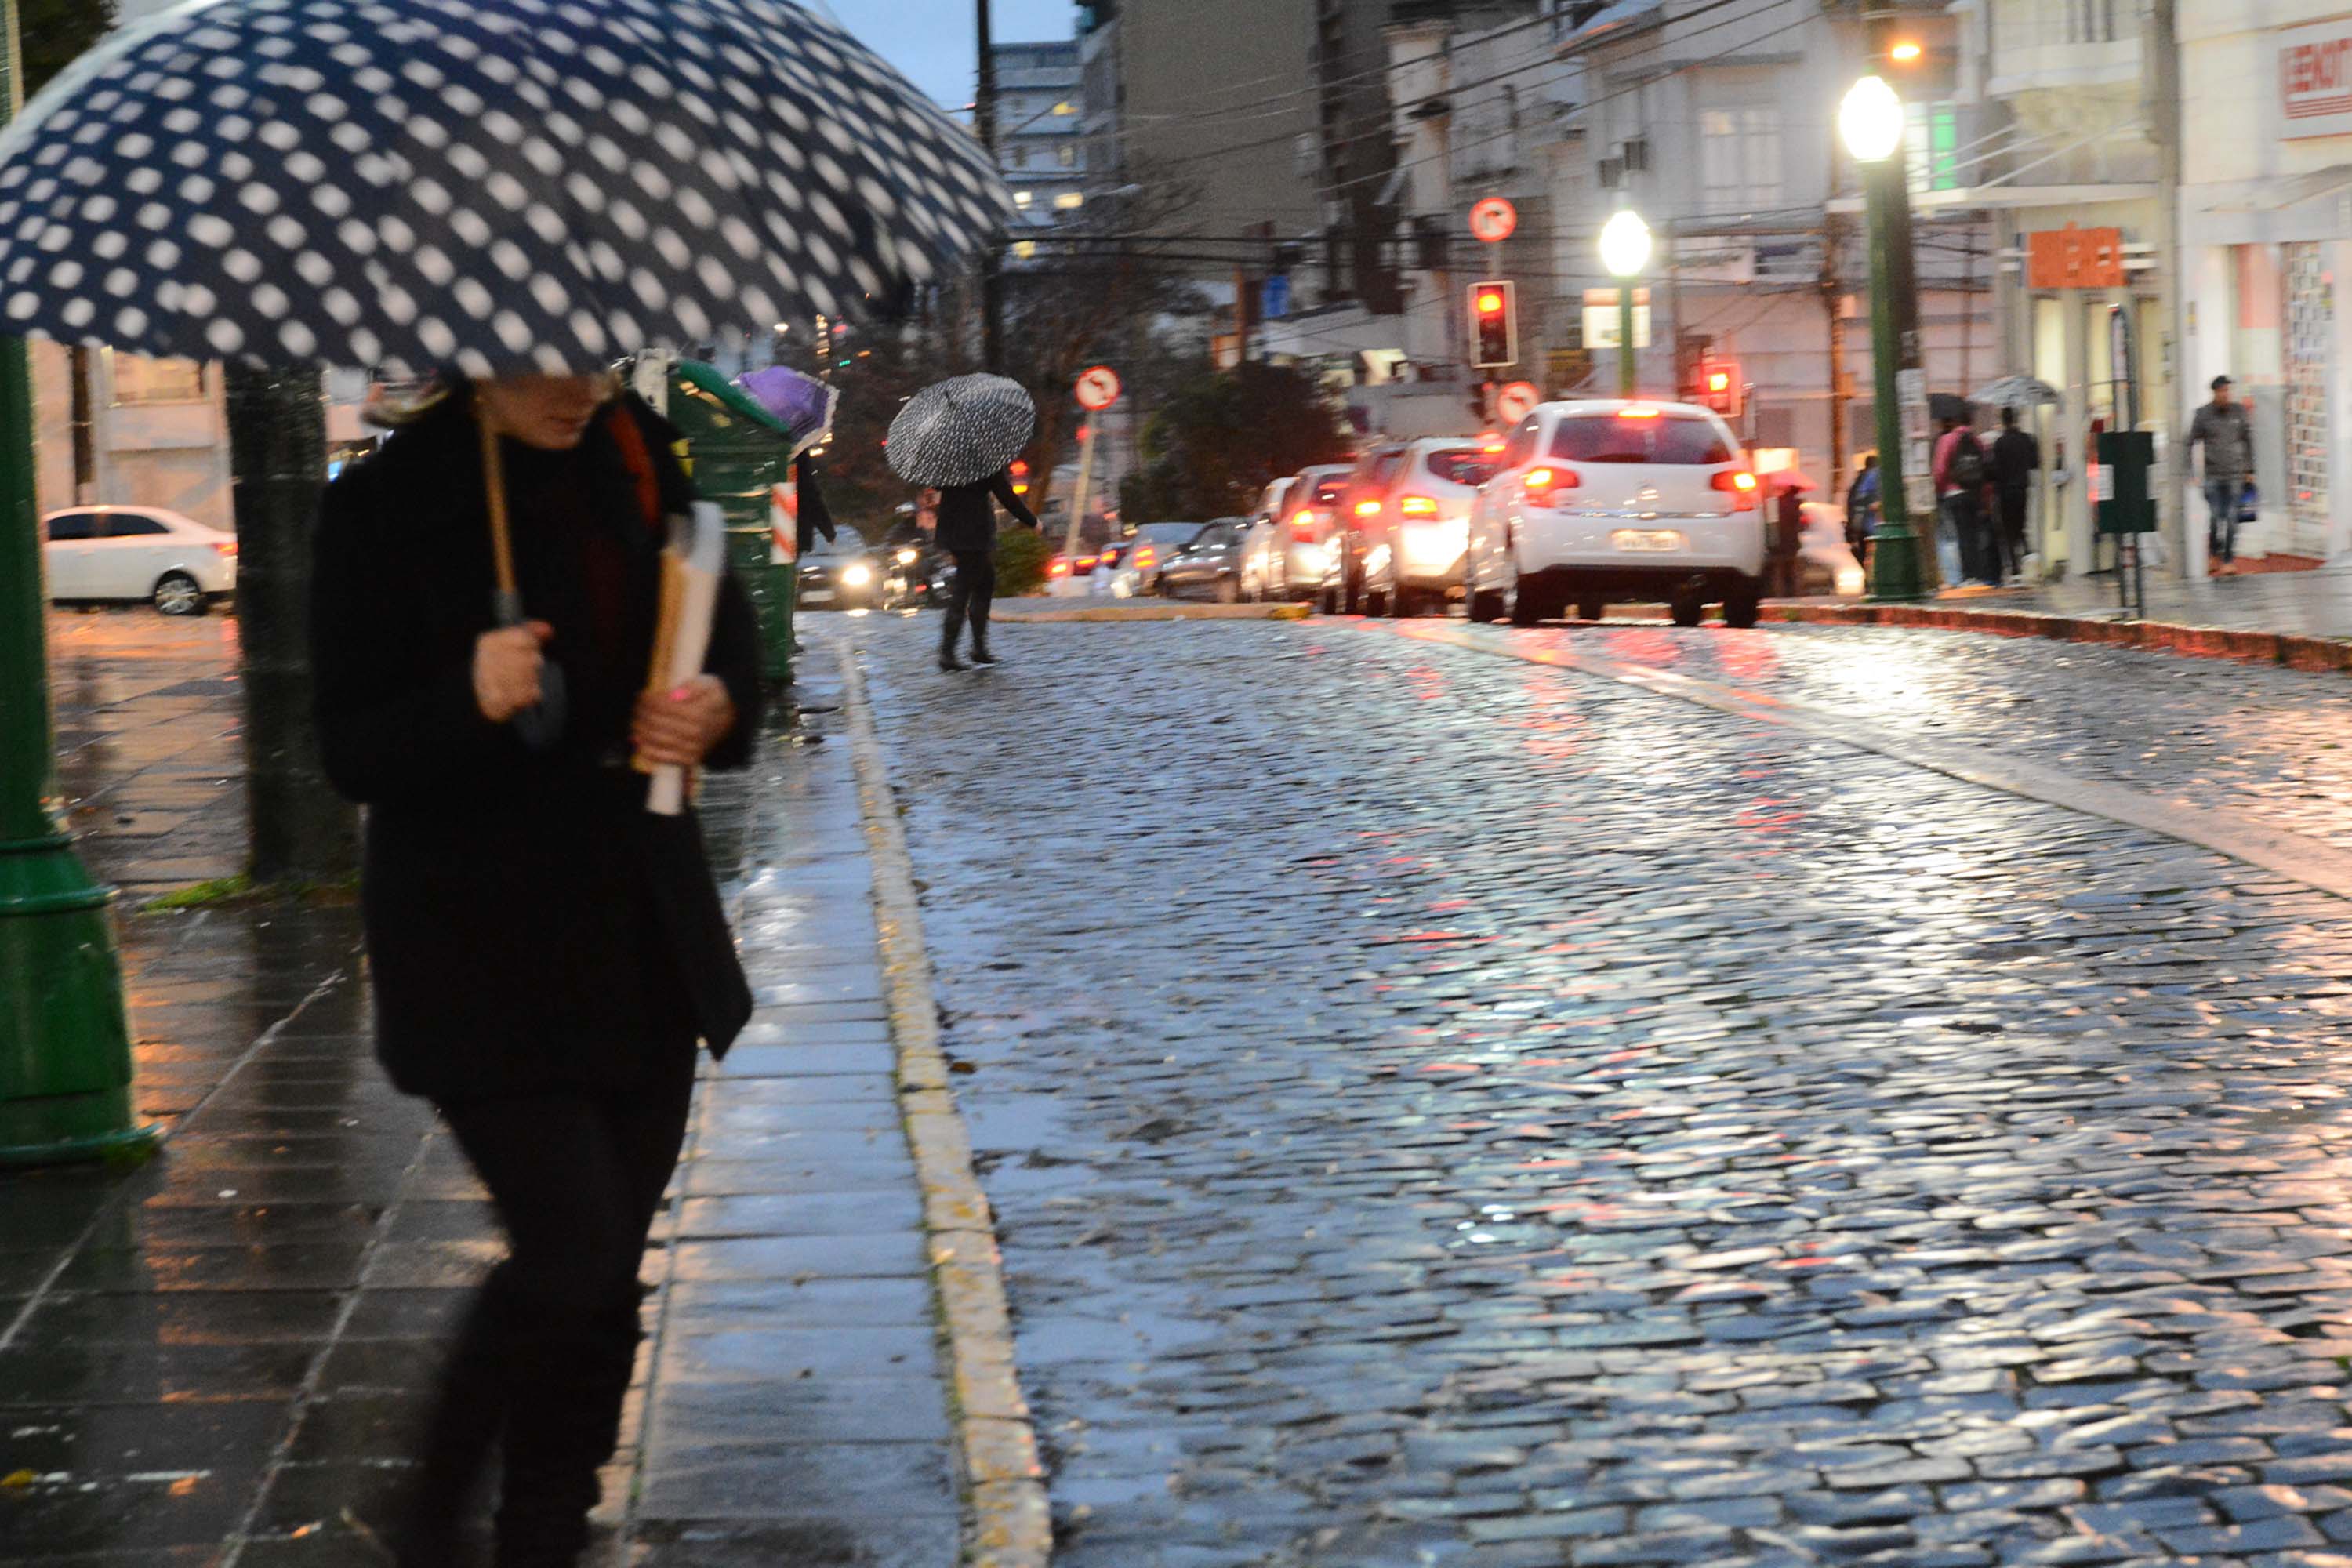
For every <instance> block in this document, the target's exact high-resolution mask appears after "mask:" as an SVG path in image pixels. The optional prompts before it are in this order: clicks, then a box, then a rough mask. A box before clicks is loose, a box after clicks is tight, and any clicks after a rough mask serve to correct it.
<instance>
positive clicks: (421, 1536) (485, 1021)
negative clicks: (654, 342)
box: [311, 376, 760, 1568]
mask: <svg viewBox="0 0 2352 1568" xmlns="http://www.w3.org/2000/svg"><path fill="white" fill-rule="evenodd" d="M674 437H675V433H674V432H673V431H672V430H671V429H670V428H669V427H668V426H667V425H665V424H664V423H662V422H661V421H660V419H659V418H658V417H657V416H655V415H654V413H653V412H652V410H651V409H650V408H648V407H646V405H644V404H642V403H640V402H639V401H637V400H636V399H635V397H634V396H629V397H625V398H624V397H620V396H618V395H617V389H616V386H615V384H614V382H613V380H612V378H610V377H605V376H527V377H520V378H512V379H507V380H499V381H488V382H482V383H478V384H477V383H469V382H465V381H462V380H454V379H453V380H450V381H447V382H445V383H444V384H442V385H441V386H440V387H439V388H438V389H436V395H435V396H434V398H433V399H432V400H431V402H430V404H429V405H427V406H425V407H423V408H421V409H419V410H417V411H416V412H415V414H414V415H413V416H410V417H409V418H407V419H405V420H404V421H403V422H402V426H401V427H400V428H398V429H396V430H395V432H394V435H393V436H392V437H391V439H390V440H388V441H387V442H386V443H385V445H384V447H383V449H382V451H381V452H379V453H377V454H375V455H373V456H372V457H370V458H365V459H363V460H362V461H361V462H359V463H356V464H354V465H352V467H351V468H347V469H346V470H345V471H344V472H343V474H342V475H341V477H340V478H339V479H337V480H336V481H335V483H334V484H333V485H332V486H331V487H330V488H329V489H328V492H327V499H326V504H325V508H324V510H323V513H322V515H321V518H320V525H319V531H318V539H317V567H316V574H315V577H314V583H313V607H312V614H311V639H312V661H313V667H314V668H315V670H316V675H317V712H316V721H317V726H318V734H319V743H320V752H321V754H322V756H323V758H324V761H325V763H326V767H327V773H328V776H329V777H330V778H331V780H332V781H333V783H334V784H335V786H336V787H337V788H338V789H339V790H340V791H341V792H342V793H343V794H344V795H348V796H350V797H351V798H352V799H353V800H355V801H359V802H362V803H363V804H364V805H367V807H368V808H369V814H368V834H367V856H366V866H365V871H364V876H363V891H362V910H363V915H364V921H365V927H366V935H367V946H368V956H369V960H370V963H371V965H372V968H373V977H374V984H375V999H376V1013H377V1038H376V1049H377V1054H378V1056H379V1058H381V1059H382V1061H383V1065H384V1068H385V1070H386V1071H387V1073H388V1074H389V1075H390V1076H391V1078H392V1079H393V1082H394V1084H395V1085H397V1086H398V1087H399V1088H401V1089H404V1090H406V1091H407V1092H409V1093H412V1094H417V1095H422V1096H424V1097H425V1098H427V1099H429V1100H432V1101H433V1103H434V1105H435V1106H436V1108H438V1110H440V1112H441V1115H442V1117H443V1119H444V1120H445V1121H446V1122H447V1124H448V1127H449V1130H450V1132H451V1134H452V1135H453V1136H454V1137H455V1138H456V1140H457V1143H458V1146H459V1147H460V1148H462V1149H463V1150H464V1151H465V1153H466V1156H467V1160H468V1161H469V1162H470V1163H472V1165H473V1167H474V1169H475V1171H476V1172H477V1173H478V1174H479V1175H480V1177H481V1180H482V1182H483V1184H484V1185H486V1186H487V1187H488V1189H489V1192H490V1196H491V1199H492V1201H493V1202H495V1203H496V1205H498V1210H499V1217H500V1219H501V1220H502V1221H503V1222H504V1225H505V1226H506V1230H507V1233H508V1235H509V1238H510V1240H511V1244H512V1253H511V1255H510V1256H509V1258H507V1259H506V1260H505V1261H504V1262H502V1263H500V1264H499V1266H498V1267H497V1268H495V1269H494V1270H493V1271H492V1272H491V1275H490V1279H489V1280H488V1284H487V1285H486V1286H485V1287H484V1288H483V1289H482V1292H481V1294H480V1296H479V1298H478V1301H477V1303H476V1306H475V1308H474V1310H473V1312H472V1315H471V1317H470V1319H469V1320H468V1321H467V1323H466V1325H465V1327H464V1329H463V1331H462V1332H461V1334H460V1336H459V1342H458V1345H457V1351H456V1353H455V1355H454V1356H453V1358H452V1360H451V1362H450V1363H449V1366H448V1369H447V1371H446V1374H445V1380H444V1384H443V1389H442V1394H441V1399H440V1404H439V1409H438V1412H437V1414H436V1417H435V1420H434V1424H433V1427H432V1430H431V1432H430V1434H429V1443H428V1446H427V1449H426V1452H425V1456H424V1462H423V1465H422V1467H421V1468H420V1469H419V1471H418V1473H417V1475H416V1477H415V1481H414V1483H413V1485H412V1486H411V1487H410V1488H409V1489H408V1494H407V1496H406V1497H405V1499H404V1500H403V1501H402V1502H401V1504H400V1505H399V1508H398V1510H397V1516H396V1518H395V1519H394V1521H393V1523H392V1527H391V1531H390V1535H391V1541H392V1544H393V1545H394V1550H395V1552H397V1553H398V1561H399V1562H401V1563H403V1564H411V1563H414V1564H420V1565H421V1564H425V1563H434V1564H440V1563H448V1562H451V1561H454V1560H455V1555H456V1541H455V1540H454V1538H453V1536H452V1534H451V1532H452V1531H453V1530H454V1529H455V1528H456V1521H458V1520H460V1519H462V1518H464V1517H465V1514H466V1504H467V1499H468V1497H469V1495H470V1493H471V1492H472V1490H473V1489H474V1486H475V1483H476V1481H477V1479H478V1475H479V1473H480V1471H481V1469H482V1467H483V1463H484V1461H485V1459H486V1458H487V1456H488V1451H489V1449H490V1447H492V1445H493V1443H499V1444H500V1445H501V1446H502V1447H503V1451H504V1471H503V1473H504V1478H505V1485H504V1491H503V1495H502V1497H501V1498H500V1500H499V1508H498V1533H499V1558H498V1561H499V1565H500V1568H526V1565H529V1568H541V1565H546V1568H555V1565H558V1564H563V1565H568V1564H570V1563H572V1562H573V1561H574V1560H575V1559H576V1557H577V1556H578V1554H579V1552H580V1551H581V1550H582V1549H583V1546H584V1545H585V1544H586V1542H587V1516H588V1513H589V1511H590V1510H592V1509H593V1507H594V1506H595V1503H596V1500H597V1492H598V1480H597V1472H598V1469H599V1468H600V1467H601V1466H603V1465H604V1462H605V1461H606V1460H607V1459H608V1458H611V1456H612V1452H613V1447H614V1441H615V1438H616V1436H617V1435H618V1432H619V1426H620V1418H621V1404H622V1399H623V1396H624V1395H625V1394H626V1392H627V1389H628V1384H629V1373H630V1369H631V1366H632V1364H633V1363H634V1362H635V1354H636V1347H637V1342H638V1339H639V1332H638V1321H637V1319H638V1314H637V1306H638V1288H637V1270H638V1265H639V1261H640V1259H641V1258H642V1256H643V1253H644V1250H645V1246H646V1233H647V1230H648V1228H649V1227H650V1226H651V1225H652V1222H653V1218H654V1214H655V1211H656V1205H658V1204H659V1202H660V1200H661V1196H662V1194H663V1192H664V1190H665V1189H666V1188H667V1185H668V1183H669V1179H670V1173H671V1172H672V1170H673V1168H674V1167H675V1165H676V1163H677V1154H678V1150H679V1147H680V1145H681V1143H682V1142H683V1140H684V1137H685V1131H686V1121H687V1111H688V1102H689V1100H690V1097H691V1094H692V1091H693V1087H694V1062H695V1045H696V1041H697V1039H698V1038H700V1039H703V1040H707V1041H708V1042H709V1045H710V1047H711V1048H712V1049H713V1050H714V1051H719V1052H723V1051H724V1050H725V1048H726V1047H727V1044H728V1042H729V1041H730V1040H731V1039H732V1038H733V1037H735V1035H736V1033H737V1032H738V1031H740V1029H741V1027H742V1026H743V1024H744V1022H745V1020H746V1019H748V1018H749V1016H750V1015H751V992H750V989H749V987H748V985H747V984H745V981H744V978H743V974H742V971H741V969H740V967H739V966H738V963H737V961H736V956H735V948H734V943H733V942H732V940H731V939H730V935H729V933H728V929H727V923H726V918H725V915H724V913H723V911H722V910H721V908H720V904H719V894H718V890H717V889H716V887H715V885H714V883H713V881H712V879H711V873H710V869H709V865H708V863H707V862H706V860H705V858H704V853H703V847H702V840H701V836H700V832H699V830H698V827H697V826H695V822H694V818H693V816H692V815H691V813H688V814H687V815H685V816H676V817H670V816H656V815H652V814H650V813H648V812H647V810H646V778H645V775H644V773H641V772H639V771H637V769H636V768H635V767H634V766H633V762H634V761H643V762H646V763H668V764H675V765H678V766H683V767H688V768H694V767H701V766H716V767H740V766H741V765H743V764H744V763H746V762H748V761H749V759H750V756H751V736H752V734H753V732H754V730H755V729H756V714H757V709H758V703H759V667H760V659H759V641H758V631H757V626H756V623H755V621H754V618H753V615H752V611H751V605H750V602H749V600H748V599H747V598H746V597H745V596H744V595H743V593H742V591H741V590H740V587H738V586H737V585H736V584H733V583H732V582H731V581H730V582H729V583H728V584H726V585H725V586H724V588H723V589H722V593H721V596H720V600H719V614H718V617H717V624H716V626H715V628H714V631H713V635H712V641H711V652H710V656H709V661H708V668H709V673H707V674H705V675H703V676H701V677H700V678H698V679H695V680H692V681H689V682H688V683H686V684H685V685H683V686H680V687H677V688H674V689H667V690H657V691H646V689H645V688H646V670H647V668H648V667H649V664H650V662H651V659H652V655H653V648H654V643H655V636H656V619H657V616H658V610H659V604H658V601H659V593H660V563H659V556H660V551H661V548H662V544H663V542H664V541H665V539H666V538H667V528H666V520H667V518H668V517H669V516H672V515H675V514H677V513H679V512H682V511H683V510H686V509H687V508H688V506H689V505H690V504H691V501H692V495H691V491H690V489H689V488H688V481H687V479H686V476H685V474H684V473H683V472H682V471H681V470H680V468H679V467H678V465H677V461H676V459H675V458H672V457H671V455H670V452H671V442H672V440H673V439H674ZM501 472H502V474H503V489H504V494H505V498H506V501H507V509H508V510H509V514H510V522H509V530H510V534H511V538H510V541H509V552H510V553H511V555H512V557H513V562H514V569H515V575H516V580H517V582H518V584H519V590H520V594H521V595H522V596H523V598H524V600H525V602H527V603H528V604H529V605H530V606H531V612H532V616H533V618H532V619H531V620H530V621H529V622H527V623H526V624H525V625H523V626H509V627H499V626H493V625H492V624H491V620H490V616H489V613H488V612H489V604H488V600H487V599H486V597H485V596H484V595H483V594H482V593H481V592H480V591H479V589H480V585H481V584H483V583H484V582H486V581H488V580H489V577H490V575H491V574H492V572H493V570H494V563H493V560H492V555H493V552H494V549H495V545H494V531H493V527H492V524H491V518H490V512H491V510H492V508H491V502H490V501H489V500H488V494H487V492H486V485H495V484H498V483H499V475H500V474H501ZM551 659H560V660H561V661H562V668H563V669H564V672H565V677H566V679H565V686H566V689H567V690H568V692H569V700H568V703H567V712H566V714H565V717H564V721H563V728H562V732H561V733H560V734H559V735H557V736H555V737H554V738H553V739H552V740H551V742H547V743H544V744H543V745H542V746H541V747H539V748H534V747H533V746H532V745H531V744H530V743H529V742H528V741H527V740H526V738H525V736H524V735H523V734H522V733H521V732H520V731H518V729H517V726H516V723H515V721H516V720H517V719H518V718H519V717H520V715H522V714H524V713H526V712H528V711H530V710H532V709H533V708H534V707H535V706H536V705H537V704H538V703H539V702H540V701H541V697H542V695H543V693H544V690H545V683H544V675H545V671H546V669H547V668H548V663H549V661H550V660H551ZM559 915H560V918H559Z"/></svg>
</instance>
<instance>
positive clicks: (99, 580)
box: [41, 506, 236, 616]
mask: <svg viewBox="0 0 2352 1568" xmlns="http://www.w3.org/2000/svg"><path fill="white" fill-rule="evenodd" d="M41 525H42V536H43V538H44V540H45V541H46V542H45V543H44V545H43V546H42V552H41V555H42V562H43V563H44V564H45V565H46V566H47V569H48V578H49V597H50V598H52V599H55V600H58V601H61V602H65V603H72V602H75V601H83V600H99V599H112V600H126V599H144V600H146V601H147V602H148V603H150V604H152V605H154V606H155V607H156V608H157V609H159V610H161V611H163V614H165V615H167V616H200V615H203V614H204V613H205V610H206V609H207V608H209V607H210V606H211V605H212V604H213V602H214V601H215V600H216V599H219V598H221V597H223V596H224V595H228V594H232V593H235V592H236V535H235V534H233V533H223V532H222V531H220V530H219V529H216V528H207V527H205V525H204V524H203V523H201V522H198V521H196V520H195V519H194V518H192V517H183V516H181V515H180V514H179V513H178V512H176V511H166V510H163V508H161V507H152V506H80V507H68V508H67V509H65V510H62V511H53V512H51V513H49V515H48V516H47V517H45V518H43V519H42V520H41Z"/></svg>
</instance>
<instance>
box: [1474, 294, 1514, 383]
mask: <svg viewBox="0 0 2352 1568" xmlns="http://www.w3.org/2000/svg"><path fill="white" fill-rule="evenodd" d="M1470 321H1471V323H1472V326H1473V329H1474V331H1475V336H1476V342H1477V352H1476V353H1475V354H1474V355H1473V356H1472V358H1471V361H1470V363H1472V364H1474V365H1475V366H1477V367H1478V368H1479V369H1480V370H1494V369H1496V368H1499V367H1500V366H1503V365H1507V364H1517V363H1519V289H1518V285H1517V284H1516V283H1514V282H1512V281H1511V280H1510V279H1507V278H1490V279H1486V281H1485V282H1483V283H1473V284H1472V285H1470Z"/></svg>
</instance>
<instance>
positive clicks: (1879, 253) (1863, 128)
mask: <svg viewBox="0 0 2352 1568" xmlns="http://www.w3.org/2000/svg"><path fill="white" fill-rule="evenodd" d="M1904 119H1905V116H1904V110H1903V100H1902V99H1900V98H1898V97H1897V96H1895V89H1893V88H1891V87H1889V86H1887V85H1886V82H1885V79H1883V78H1881V77H1877V76H1866V77H1864V78H1863V79H1861V80H1860V81H1858V82H1855V83H1854V84H1853V87H1852V88H1850V89H1847V92H1846V95H1845V100H1844V101H1843V103H1841V104H1839V105H1838V135H1839V137H1840V138H1841V139H1843V141H1844V142H1845V147H1846V151H1847V152H1849V153H1853V159H1854V162H1855V163H1859V164H1860V165H1861V166H1862V185H1863V199H1864V204H1865V205H1867V207H1868V208H1869V214H1870V362H1871V370H1872V374H1873V380H1874V398H1873V401H1874V404H1875V405H1876V407H1877V413H1878V498H1879V509H1880V513H1881V519H1880V522H1879V525H1878V532H1877V534H1876V536H1875V537H1874V539H1873V540H1872V541H1871V547H1870V571H1871V581H1870V597H1871V598H1873V599H1874V600H1879V601H1890V600H1891V601H1895V602H1898V603H1909V602H1912V601H1915V600H1918V599H1922V598H1925V597H1926V596H1927V595H1926V592H1925V590H1924V589H1923V588H1922V586H1921V583H1920V574H1919V536H1918V535H1917V534H1916V533H1915V532H1913V531H1912V528H1911V510H1910V506H1909V504H1908V498H1907V497H1906V494H1905V491H1904V480H1903V381H1902V374H1903V363H1904V354H1903V328H1902V323H1901V321H1900V320H1899V319H1898V317H1897V315H1896V300H1895V294H1896V291H1897V289H1898V287H1899V286H1900V283H1901V281H1903V279H1898V278H1897V274H1896V269H1897V268H1898V267H1899V268H1902V269H1903V274H1904V278H1905V279H1907V277H1908V273H1909V267H1910V258H1909V256H1908V255H1898V254H1897V251H1898V248H1899V246H1898V243H1897V239H1896V236H1897V235H1898V234H1902V235H1907V234H1908V233H1909V232H1910V206H1911V190H1910V176H1909V171H1908V170H1907V169H1906V168H1905V166H1904V161H1903V159H1902V157H1901V156H1900V155H1899V154H1900V153H1901V151H1902V148H1903V129H1904ZM1906 291H1907V290H1906Z"/></svg>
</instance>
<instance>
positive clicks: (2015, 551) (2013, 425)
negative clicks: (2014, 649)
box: [1992, 408, 2042, 582]
mask: <svg viewBox="0 0 2352 1568" xmlns="http://www.w3.org/2000/svg"><path fill="white" fill-rule="evenodd" d="M2041 468H2042V443H2041V442H2039V441H2037V440H2035V439H2034V438H2033V437H2032V434H2031V433H2030V432H2028V431H2025V430H2021V429H2019V428H2018V425H2017V410H2016V409H2014V408H2004V409H2002V410H2001V411H2000V439H1998V440H1996V441H1995V442H1993V444H1992V489H1993V498H1994V500H1995V501H1996V502H1997V503H1998V504H1999V505H2000V540H1999V541H1998V544H1999V546H2000V549H2002V550H2003V551H2005V552H2007V557H2008V559H2007V560H2006V562H2005V563H2003V564H2005V565H2006V566H2007V567H2008V575H2009V577H2010V579H2011V581H2013V582H2014V581H2020V580H2022V579H2023V577H2024V576H2025V506H2026V501H2027V499H2028V498H2029V497H2030V496H2032V493H2033V476H2034V475H2035V474H2036V473H2038V472H2040V471H2041Z"/></svg>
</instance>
